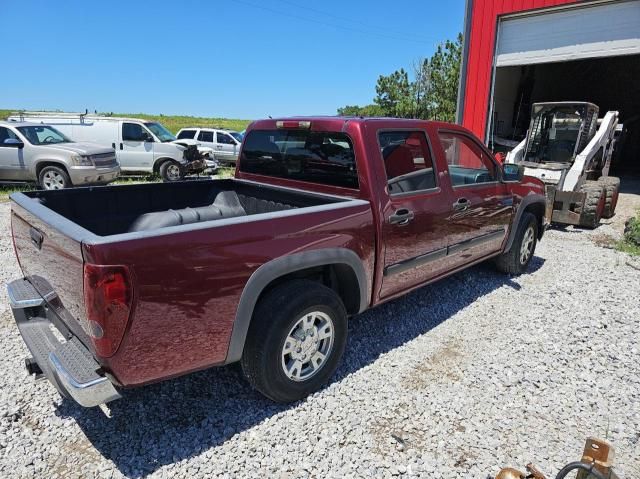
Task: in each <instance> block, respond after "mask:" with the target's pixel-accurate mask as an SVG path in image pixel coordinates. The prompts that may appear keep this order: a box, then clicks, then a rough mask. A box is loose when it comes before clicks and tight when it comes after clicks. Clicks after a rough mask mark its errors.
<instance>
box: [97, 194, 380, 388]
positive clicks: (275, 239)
mask: <svg viewBox="0 0 640 479" xmlns="http://www.w3.org/2000/svg"><path fill="white" fill-rule="evenodd" d="M373 235H374V231H373V220H372V217H371V209H370V207H369V205H368V204H358V205H357V206H347V207H344V208H339V209H333V210H328V211H320V212H313V213H308V214H300V215H296V216H289V217H283V218H271V219H268V220H263V221H248V222H246V223H239V224H235V225H227V226H224V227H221V228H216V227H212V228H207V229H201V230H196V231H189V232H184V233H177V234H171V235H160V236H156V237H145V238H141V239H137V240H136V239H133V240H128V241H121V242H115V243H104V244H95V245H87V255H86V256H87V258H86V259H87V261H88V262H90V263H95V264H126V265H128V266H129V267H130V270H131V272H132V275H133V278H134V280H133V281H134V298H135V309H134V311H133V313H132V319H131V322H130V324H129V325H128V329H127V332H126V334H125V336H124V338H123V340H122V343H121V345H120V348H119V349H118V351H117V352H116V354H115V355H114V356H113V357H111V358H108V359H102V360H101V362H102V364H103V365H104V366H105V368H106V369H107V370H108V371H109V372H110V373H111V374H112V375H113V376H114V377H115V378H116V379H117V381H118V382H119V383H120V384H122V385H124V386H135V385H141V384H145V383H149V382H154V381H158V380H161V379H165V378H167V377H173V376H178V375H181V374H184V373H187V372H190V371H194V370H198V369H203V368H206V367H209V366H213V365H216V364H222V363H224V362H225V358H226V356H227V350H228V347H229V340H230V337H231V332H232V329H233V324H234V320H235V317H236V310H237V307H238V303H239V300H240V296H241V294H242V291H243V289H244V287H245V285H246V284H247V281H248V279H249V277H250V276H251V274H252V273H253V272H254V271H255V270H256V269H257V268H258V267H260V266H261V265H263V264H265V263H267V262H269V261H270V260H273V259H275V258H279V257H281V256H284V255H287V254H291V253H296V252H302V251H308V250H316V249H323V248H347V249H349V250H352V251H354V252H355V253H356V254H357V255H358V257H359V258H360V259H361V260H362V262H363V264H364V265H365V270H366V272H367V281H368V284H370V283H371V281H372V275H373V263H374V251H373ZM159 352H162V353H161V354H160V353H159Z"/></svg>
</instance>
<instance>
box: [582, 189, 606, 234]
mask: <svg viewBox="0 0 640 479" xmlns="http://www.w3.org/2000/svg"><path fill="white" fill-rule="evenodd" d="M580 191H582V192H584V193H586V194H587V196H586V198H585V199H584V204H581V205H576V210H575V211H576V213H578V214H579V215H580V226H584V227H586V228H591V229H594V228H597V227H598V225H599V224H600V218H602V214H603V213H604V206H605V189H604V185H603V184H602V183H598V182H597V181H586V182H585V183H584V185H582V187H580Z"/></svg>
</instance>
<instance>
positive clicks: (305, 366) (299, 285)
mask: <svg viewBox="0 0 640 479" xmlns="http://www.w3.org/2000/svg"><path fill="white" fill-rule="evenodd" d="M346 340H347V313H346V311H345V308H344V305H343V304H342V301H341V300H340V297H339V296H338V295H337V294H336V293H335V292H334V291H333V290H332V289H330V288H327V287H326V286H323V285H321V284H318V283H316V282H313V281H307V280H295V281H290V282H288V283H284V284H282V285H280V286H277V287H275V288H274V289H273V290H271V291H270V292H269V293H267V294H266V296H264V298H263V299H261V300H260V302H259V303H258V305H257V307H256V310H255V312H254V315H253V319H252V321H251V327H250V328H249V334H248V336H247V342H246V344H245V348H244V353H243V355H242V360H241V364H242V370H243V372H244V374H245V376H246V378H247V380H248V381H249V383H250V384H251V385H252V386H253V387H254V388H255V389H257V390H258V391H260V392H261V393H262V394H264V395H265V396H267V397H268V398H270V399H272V400H273V401H277V402H292V401H297V400H299V399H302V398H304V397H306V396H307V395H309V394H311V393H312V392H314V391H317V390H318V389H319V388H320V387H322V385H323V384H324V383H326V382H327V380H328V379H329V378H330V377H331V376H332V375H333V373H334V372H335V370H336V369H337V367H338V364H339V362H340V358H341V357H342V354H343V352H344V348H345V345H346Z"/></svg>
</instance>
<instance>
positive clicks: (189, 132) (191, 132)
mask: <svg viewBox="0 0 640 479" xmlns="http://www.w3.org/2000/svg"><path fill="white" fill-rule="evenodd" d="M194 136H196V130H182V131H181V132H180V133H178V140H183V139H185V138H188V139H191V140H193V137H194Z"/></svg>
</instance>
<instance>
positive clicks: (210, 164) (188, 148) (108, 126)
mask: <svg viewBox="0 0 640 479" xmlns="http://www.w3.org/2000/svg"><path fill="white" fill-rule="evenodd" d="M8 120H9V121H30V122H35V123H45V124H47V125H54V126H55V127H56V128H57V129H58V130H60V131H61V132H62V133H64V134H65V135H67V136H68V137H69V138H71V139H73V140H74V141H91V142H93V143H97V144H100V145H104V146H107V147H110V148H113V149H114V150H115V151H116V156H117V158H118V162H119V163H120V168H121V171H122V172H123V173H126V172H130V173H143V172H144V173H157V174H160V175H161V176H162V178H163V179H164V180H165V181H176V180H180V179H182V178H183V177H184V175H185V174H194V173H202V172H204V171H205V170H207V169H210V170H211V169H213V170H215V169H216V168H217V163H216V162H215V160H214V157H213V150H212V149H211V148H206V147H201V146H199V143H198V142H197V141H194V140H189V139H183V140H176V137H175V136H174V135H173V134H172V133H171V132H170V131H169V130H167V129H166V128H165V127H164V126H163V125H162V124H161V123H158V122H155V121H149V120H142V119H139V118H117V117H110V116H101V115H87V114H74V113H59V114H58V113H49V112H25V113H19V114H14V115H12V116H10V117H9V118H8Z"/></svg>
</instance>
